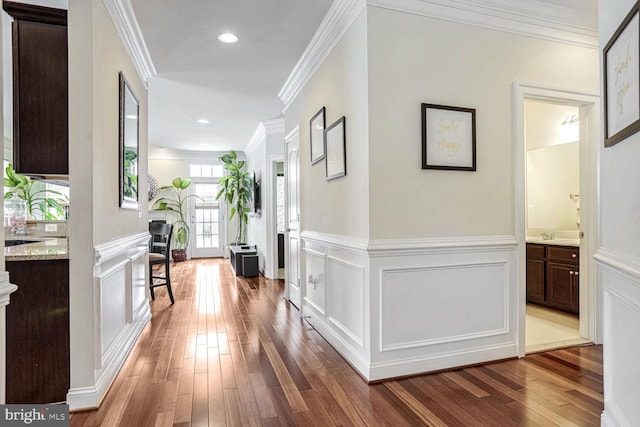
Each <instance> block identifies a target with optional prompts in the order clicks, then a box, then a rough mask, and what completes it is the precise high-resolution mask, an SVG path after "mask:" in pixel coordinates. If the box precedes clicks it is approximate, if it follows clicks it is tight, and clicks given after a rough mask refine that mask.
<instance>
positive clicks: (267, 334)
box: [70, 259, 603, 427]
mask: <svg viewBox="0 0 640 427" xmlns="http://www.w3.org/2000/svg"><path fill="white" fill-rule="evenodd" d="M171 277H172V279H173V280H172V281H173V283H174V285H173V292H174V295H175V297H176V303H175V305H174V306H171V304H170V302H169V298H168V296H167V293H166V290H165V288H156V300H155V301H153V302H152V303H151V311H152V313H153V317H152V320H151V322H150V324H149V325H147V327H146V328H145V330H144V331H143V333H142V335H141V337H140V339H139V341H138V343H137V344H136V346H135V348H134V350H133V351H132V353H131V355H130V356H129V358H128V359H127V361H126V362H125V365H124V366H123V368H122V370H121V372H120V373H119V374H118V376H117V377H116V379H115V381H114V383H113V384H112V386H111V389H110V390H109V392H108V393H107V395H106V397H105V398H104V400H103V402H102V404H101V406H100V408H99V409H98V410H95V411H90V412H77V413H74V414H72V415H71V423H70V425H71V426H73V427H79V426H98V425H102V426H126V427H129V426H131V427H137V426H164V425H167V426H171V425H174V426H189V425H191V426H225V425H227V426H261V425H262V426H279V425H305V426H333V425H336V426H420V425H428V426H552V425H559V426H595V425H599V424H600V414H601V412H602V410H603V397H602V348H601V347H599V346H586V347H576V348H571V349H565V350H557V351H552V352H548V353H539V354H534V355H530V356H527V357H526V358H524V359H520V360H510V361H505V362H499V363H493V364H488V365H484V366H477V367H470V368H466V369H461V370H454V371H448V372H441V373H437V374H432V375H422V376H416V377H412V378H406V379H402V380H397V381H388V382H384V383H379V384H375V385H367V383H366V382H364V381H363V380H362V378H361V377H360V376H358V374H357V373H356V372H355V371H354V370H353V369H352V368H351V367H350V366H349V365H348V364H347V363H346V362H345V361H344V359H342V358H341V357H340V355H338V353H336V351H335V350H334V349H333V348H332V347H331V346H330V345H329V344H328V343H327V342H326V341H325V340H324V339H323V338H322V337H321V336H320V335H319V334H318V333H317V332H316V331H315V330H314V329H313V328H311V327H310V326H309V325H308V324H307V323H306V322H304V321H302V320H301V319H300V317H299V315H298V311H297V310H296V309H295V308H293V307H292V306H290V305H289V304H288V303H286V301H285V300H284V299H283V297H282V294H283V283H282V281H277V280H276V281H274V280H266V279H264V278H259V279H258V278H253V279H244V278H236V277H235V276H234V275H233V273H232V271H231V269H230V267H229V263H228V261H226V260H221V259H203V260H193V261H187V262H182V263H178V264H172V267H171Z"/></svg>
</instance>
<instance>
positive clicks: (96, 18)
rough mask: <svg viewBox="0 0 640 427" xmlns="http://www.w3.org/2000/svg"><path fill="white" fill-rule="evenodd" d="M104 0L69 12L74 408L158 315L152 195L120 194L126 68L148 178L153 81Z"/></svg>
mask: <svg viewBox="0 0 640 427" xmlns="http://www.w3.org/2000/svg"><path fill="white" fill-rule="evenodd" d="M106 3H108V2H103V1H101V0H91V1H86V0H70V1H69V11H68V29H69V34H68V37H69V153H70V154H69V191H70V195H71V200H72V203H71V206H70V209H71V212H70V217H72V218H73V219H70V221H69V250H70V260H69V265H70V283H69V298H70V312H69V317H70V324H71V327H70V339H71V349H70V354H71V390H70V391H69V394H68V396H67V400H68V403H69V405H70V407H71V409H79V408H85V407H92V406H96V405H97V404H98V402H99V401H100V399H101V397H102V395H103V394H104V392H105V391H106V389H107V387H108V385H109V384H110V383H111V380H112V379H113V376H115V373H116V372H117V370H118V369H119V367H120V365H121V363H122V362H123V361H124V358H125V357H126V355H127V354H128V352H129V350H130V348H131V346H132V345H133V343H134V342H135V339H136V337H137V335H138V334H139V332H140V331H141V330H142V327H144V324H145V323H146V321H147V320H148V319H149V316H150V314H149V308H148V304H146V297H145V294H144V290H145V288H146V287H145V285H144V284H145V278H146V275H145V271H146V269H145V268H144V265H145V264H146V257H145V254H146V247H147V241H148V239H147V236H148V233H147V219H146V211H147V203H146V200H144V199H141V200H140V211H138V210H125V209H120V207H119V200H118V199H119V197H118V186H117V183H118V177H119V169H118V159H119V152H118V144H117V143H114V142H117V141H118V132H119V130H118V102H119V101H118V93H119V90H118V72H119V71H122V72H123V73H124V74H125V76H126V78H127V80H128V82H129V84H130V85H131V87H132V89H133V91H134V93H135V95H136V97H137V99H138V100H139V103H140V114H139V123H140V134H139V138H140V145H139V159H140V164H139V174H140V176H141V177H144V176H146V174H147V161H146V159H147V132H146V129H147V111H148V110H147V90H146V87H145V85H144V83H143V81H142V79H141V78H140V77H139V75H138V73H137V71H136V68H135V66H134V64H133V63H132V61H131V59H130V58H129V55H128V53H127V51H126V49H125V47H124V45H123V43H122V41H121V39H120V36H119V35H118V32H117V30H116V27H115V25H114V23H113V21H112V19H111V16H110V15H109V13H108V11H107V8H106ZM141 291H142V292H141Z"/></svg>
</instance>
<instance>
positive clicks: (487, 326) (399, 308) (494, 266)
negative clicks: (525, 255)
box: [368, 236, 521, 380]
mask: <svg viewBox="0 0 640 427" xmlns="http://www.w3.org/2000/svg"><path fill="white" fill-rule="evenodd" d="M516 248H517V242H516V240H515V238H513V237H511V236H487V237H467V238H434V239H423V240H417V239H406V240H393V241H391V240H389V241H384V240H383V241H371V242H370V243H369V256H370V267H369V268H370V275H371V276H370V283H369V287H370V289H371V314H370V322H371V323H370V324H371V354H370V356H371V364H370V366H369V375H368V378H369V380H379V379H384V378H392V377H398V376H405V375H413V374H419V373H423V372H429V371H434V370H439V369H448V368H453V367H456V366H463V365H468V364H473V363H482V362H486V361H490V360H497V359H503V358H507V357H515V356H516V355H517V346H516V343H517V318H518V301H519V299H518V298H520V297H521V296H519V293H518V282H517V270H516V268H515V264H516V256H517V255H516Z"/></svg>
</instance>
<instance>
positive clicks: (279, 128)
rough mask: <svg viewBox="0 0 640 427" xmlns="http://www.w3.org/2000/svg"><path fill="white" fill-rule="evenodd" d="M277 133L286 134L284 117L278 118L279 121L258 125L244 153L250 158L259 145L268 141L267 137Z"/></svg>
mask: <svg viewBox="0 0 640 427" xmlns="http://www.w3.org/2000/svg"><path fill="white" fill-rule="evenodd" d="M277 133H284V117H278V118H277V119H272V120H265V121H262V122H260V123H258V126H257V127H256V130H255V131H254V132H253V135H252V136H251V139H249V142H248V143H247V146H246V147H244V150H243V151H244V153H245V154H246V155H247V156H249V155H250V154H251V153H253V152H254V151H255V150H256V148H258V145H260V144H261V143H262V142H263V141H265V140H266V139H267V135H273V134H277Z"/></svg>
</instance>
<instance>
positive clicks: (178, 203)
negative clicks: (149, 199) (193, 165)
mask: <svg viewBox="0 0 640 427" xmlns="http://www.w3.org/2000/svg"><path fill="white" fill-rule="evenodd" d="M190 185H191V180H190V179H189V178H185V179H182V178H179V177H178V178H174V180H173V181H172V182H171V185H163V186H162V187H160V188H159V189H158V191H167V190H170V191H171V193H170V194H171V196H170V197H169V196H168V197H161V198H159V199H158V200H156V201H155V203H154V204H153V209H157V210H160V211H170V212H175V213H176V214H177V215H178V218H179V219H178V220H177V221H175V222H174V223H173V227H174V233H173V236H174V242H175V243H176V245H175V249H173V250H172V251H171V256H172V257H173V260H174V261H184V260H185V259H187V255H186V249H187V246H188V245H189V224H188V223H187V220H186V215H187V211H186V209H187V201H188V200H189V198H191V197H195V198H198V199H200V200H202V198H201V197H198V196H196V195H195V194H187V191H186V190H187V188H189V186H190Z"/></svg>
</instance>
